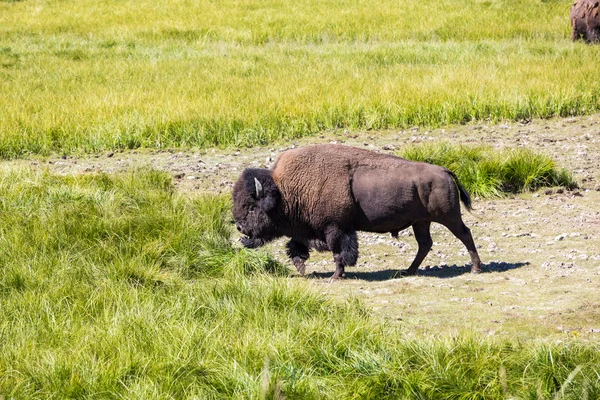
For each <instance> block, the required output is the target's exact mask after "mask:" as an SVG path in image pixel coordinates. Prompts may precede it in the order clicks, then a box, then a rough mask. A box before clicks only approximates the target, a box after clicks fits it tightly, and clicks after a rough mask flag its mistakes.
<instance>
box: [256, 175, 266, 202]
mask: <svg viewBox="0 0 600 400" xmlns="http://www.w3.org/2000/svg"><path fill="white" fill-rule="evenodd" d="M254 189H255V190H256V198H258V199H262V198H263V197H265V192H264V190H263V186H262V184H261V183H260V181H259V180H258V179H256V178H254Z"/></svg>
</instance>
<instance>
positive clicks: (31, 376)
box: [0, 167, 600, 399]
mask: <svg viewBox="0 0 600 400" xmlns="http://www.w3.org/2000/svg"><path fill="white" fill-rule="evenodd" d="M0 190H1V192H2V196H1V197H0V339H1V340H0V397H2V398H6V399H9V398H10V399H12V398H15V399H35V398H39V399H48V398H61V399H62V398H101V399H107V398H108V399H112V398H115V399H116V398H120V399H121V398H131V399H134V398H136V399H139V398H144V399H167V398H177V399H185V398H202V399H217V398H218V399H221V398H239V399H242V398H243V399H260V398H282V396H285V398H290V399H291V398H298V399H300V398H301V399H330V398H331V399H334V398H373V399H375V398H377V399H385V398H390V399H397V398H423V399H425V398H427V399H437V398H439V399H442V398H443V399H447V398H457V399H458V398H485V399H506V398H508V397H511V396H514V397H516V398H535V399H539V398H561V399H563V398H564V399H581V398H586V396H587V398H589V399H592V398H597V397H598V396H600V381H599V379H598V377H599V374H600V370H599V369H598V366H599V365H600V349H599V348H598V345H597V344H595V343H584V342H577V341H566V342H553V343H550V342H546V343H544V342H543V341H535V340H531V341H526V342H521V341H518V340H512V339H510V338H509V339H499V338H497V339H490V338H487V339H486V338H482V337H479V336H478V335H475V334H472V333H469V332H462V334H461V335H460V336H458V337H450V336H447V335H446V336H445V335H438V336H437V337H435V338H432V337H419V336H418V335H415V334H411V333H410V332H406V331H405V330H404V329H403V328H402V327H398V326H395V325H392V324H390V323H389V322H384V321H381V320H380V319H379V318H377V317H376V316H375V315H373V314H372V313H371V312H370V311H369V310H368V309H367V308H365V307H364V306H363V305H361V303H360V301H358V300H356V299H351V300H350V301H346V302H340V301H334V300H332V299H329V298H327V297H326V296H324V295H322V294H319V293H317V292H316V291H315V290H314V289H313V288H311V287H310V285H309V284H307V282H306V281H305V280H301V279H294V278H291V277H287V276H285V271H283V270H282V267H281V266H280V265H279V264H278V263H276V262H274V261H273V260H272V259H271V258H270V257H268V256H266V255H265V254H264V253H261V252H256V251H247V250H243V249H240V248H239V247H238V246H233V245H232V242H231V241H230V233H231V225H232V224H231V223H230V219H231V217H230V204H229V200H228V198H226V197H212V196H208V197H207V196H202V197H198V196H194V195H193V194H180V193H176V192H175V191H174V190H173V188H172V186H171V183H170V179H169V177H168V175H166V174H163V173H158V172H155V171H151V170H149V171H148V170H146V171H134V172H131V173H127V174H121V175H106V174H90V175H82V176H57V175H53V174H50V173H48V172H45V171H40V170H30V169H15V168H11V167H7V168H4V169H2V170H1V171H0ZM282 275H283V276H282Z"/></svg>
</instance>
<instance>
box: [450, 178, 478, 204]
mask: <svg viewBox="0 0 600 400" xmlns="http://www.w3.org/2000/svg"><path fill="white" fill-rule="evenodd" d="M447 171H448V174H449V175H450V176H451V177H452V180H453V181H454V183H455V184H456V188H457V189H458V193H459V196H460V201H462V203H463V204H464V205H465V207H466V208H467V210H468V211H471V210H472V209H473V207H472V206H471V196H469V192H467V190H466V189H465V188H464V187H463V185H461V184H460V182H459V180H458V177H457V176H456V174H455V173H454V172H452V171H450V170H447Z"/></svg>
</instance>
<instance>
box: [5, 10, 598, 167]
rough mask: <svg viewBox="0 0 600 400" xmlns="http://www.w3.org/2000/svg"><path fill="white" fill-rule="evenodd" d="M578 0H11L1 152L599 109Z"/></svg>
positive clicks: (247, 139) (269, 136) (593, 57)
mask: <svg viewBox="0 0 600 400" xmlns="http://www.w3.org/2000/svg"><path fill="white" fill-rule="evenodd" d="M569 5H570V3H569V2H566V1H560V2H558V1H545V2H543V1H542V2H540V1H533V0H531V1H516V2H515V1H468V2H464V1H458V0H445V1H435V2H434V1H410V2H396V1H383V2H377V3H372V2H367V1H358V2H357V1H336V2H328V1H325V2H317V1H294V2H292V1H265V2H256V1H252V2H250V1H242V2H237V1H236V2H234V1H221V2H208V1H207V2H191V1H185V2H161V3H160V4H158V3H154V2H144V1H141V2H139V1H119V2H117V1H114V0H111V1H105V2H96V1H89V0H85V1H78V2H74V1H67V2H65V1H39V0H28V1H14V2H12V1H11V2H6V1H3V2H0V93H1V95H0V156H2V157H18V156H21V155H24V154H29V153H41V154H47V153H51V152H63V153H71V152H76V151H86V152H98V151H102V150H105V149H115V148H136V147H141V146H143V147H153V148H164V147H192V148H193V147H203V146H214V145H235V146H243V145H254V144H259V143H267V142H270V141H274V140H278V139H285V138H291V137H299V136H303V135H309V134H312V133H314V132H317V131H321V130H326V129H336V128H351V129H371V128H372V129H379V128H389V127H405V126H412V125H430V126H437V125H442V124H449V123H464V122H467V121H471V120H474V119H486V118H491V119H493V120H498V119H505V118H508V119H520V118H529V117H533V116H540V117H550V116H555V115H562V116H564V115H572V114H581V113H588V112H592V111H594V110H598V109H599V105H600V103H599V99H598V93H600V90H599V89H600V83H599V81H598V79H597V68H596V65H597V60H598V59H599V58H600V50H599V48H598V47H597V46H586V45H583V44H573V43H571V42H570V40H569V39H568V36H569V26H568V11H569Z"/></svg>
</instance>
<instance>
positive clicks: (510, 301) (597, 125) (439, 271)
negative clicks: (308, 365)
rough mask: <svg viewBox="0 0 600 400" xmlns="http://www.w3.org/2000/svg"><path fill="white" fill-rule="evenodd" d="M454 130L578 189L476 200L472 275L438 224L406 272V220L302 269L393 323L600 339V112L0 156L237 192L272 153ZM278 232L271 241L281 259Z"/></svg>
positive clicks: (383, 144)
mask: <svg viewBox="0 0 600 400" xmlns="http://www.w3.org/2000/svg"><path fill="white" fill-rule="evenodd" d="M439 140H447V141H450V142H452V143H461V144H468V143H472V144H487V145H490V146H492V147H494V148H498V149H506V148H513V147H521V146H522V147H529V148H532V149H535V150H536V151H539V152H543V153H545V154H547V155H550V156H552V157H553V158H554V159H555V160H556V162H557V164H558V166H559V167H565V168H567V169H569V170H570V171H572V172H573V174H574V176H575V178H576V179H577V180H578V182H579V183H580V185H581V188H580V189H578V190H576V191H572V192H569V191H560V190H556V189H541V190H539V191H537V192H535V193H525V194H522V195H518V196H511V197H509V198H506V199H490V200H481V199H475V201H474V207H475V210H474V211H473V212H472V213H470V214H469V213H465V215H464V219H465V223H466V224H467V225H468V226H469V227H470V228H471V229H472V231H473V234H474V238H475V242H476V244H477V246H478V249H479V252H480V256H481V258H482V260H483V262H484V269H485V272H484V273H482V274H479V275H472V274H470V273H469V269H468V267H467V266H466V263H467V262H468V261H469V257H468V254H467V252H466V250H465V249H464V247H463V246H462V244H461V243H460V242H459V241H458V240H457V239H456V238H454V237H453V236H452V235H451V234H450V232H448V231H447V230H446V229H445V228H443V227H441V226H437V227H434V229H433V231H432V236H433V239H434V246H433V249H432V251H431V253H430V254H429V255H428V257H427V258H426V259H425V261H424V263H423V266H422V267H421V270H420V273H419V275H418V276H416V277H409V278H400V277H399V275H398V272H399V271H400V270H402V269H404V268H406V267H407V266H408V265H409V264H410V262H411V261H412V258H413V257H414V255H415V253H416V248H417V246H416V242H415V240H414V238H413V237H412V233H411V232H410V230H407V231H405V232H403V233H402V234H401V235H400V238H399V239H398V240H395V239H392V238H391V237H389V235H375V234H361V235H360V237H359V242H360V252H361V256H360V259H359V262H358V265H357V266H356V267H354V268H349V269H348V271H347V272H348V278H347V279H346V280H343V281H339V282H335V283H333V284H329V283H328V280H327V276H328V275H329V274H331V273H332V272H333V269H334V266H333V263H332V261H331V255H330V254H316V253H313V254H312V257H311V259H310V260H309V263H308V264H307V271H308V272H312V275H311V278H312V281H311V282H313V285H314V286H315V287H316V288H317V289H318V290H321V291H323V292H324V293H327V294H329V295H331V296H335V297H340V298H348V297H351V296H358V297H360V298H361V299H363V300H364V302H365V303H366V304H367V305H368V306H370V307H371V308H372V309H374V310H376V312H378V313H380V315H382V316H383V317H385V318H389V319H390V320H392V321H398V323H400V324H401V325H402V326H403V327H404V328H405V331H406V333H407V334H420V335H422V334H427V335H437V334H447V333H460V332H461V331H463V330H474V331H477V332H482V333H486V334H489V335H508V336H517V337H520V338H540V337H543V338H546V337H549V338H551V339H553V340H555V339H556V340H560V339H563V338H566V337H569V338H572V337H573V336H576V337H578V338H579V339H581V340H584V341H595V342H598V341H600V239H599V238H598V232H600V166H599V161H598V160H600V115H594V116H586V117H578V118H568V119H555V120H536V121H524V122H522V123H505V124H497V125H487V124H477V125H467V126H457V127H450V128H445V129H436V130H431V131H427V130H424V129H418V128H412V129H408V130H402V131H385V132H375V131H367V132H348V131H341V130H340V131H335V132H328V133H324V134H322V135H320V136H318V137H313V138H304V139H299V140H296V141H294V142H292V143H280V144H278V145H272V146H268V147H262V148H260V147H258V148H252V149H233V150H220V149H214V150H208V151H207V150H202V151H197V152H191V151H184V152H180V151H133V152H122V153H114V154H113V153H110V154H102V155H95V156H79V157H67V158H66V159H63V158H57V157H53V158H49V159H41V158H39V159H29V160H19V161H11V162H4V163H5V164H25V165H33V166H35V167H46V168H48V169H50V170H51V171H52V172H56V173H61V174H80V173H91V172H98V171H104V172H109V173H110V172H116V171H126V170H129V169H132V168H143V167H153V168H156V169H159V170H165V171H168V172H170V173H171V174H172V176H173V179H174V182H175V184H176V187H177V188H178V189H179V190H182V191H202V192H210V193H220V192H230V190H231V187H232V185H233V182H234V181H235V180H236V179H237V177H238V175H239V174H240V173H241V171H242V170H243V169H244V168H246V167H265V166H269V165H270V164H271V163H272V162H273V161H274V159H275V158H276V156H277V154H279V153H280V152H281V151H282V150H284V149H285V148H288V147H291V146H301V145H304V144H309V143H317V142H331V141H336V142H339V143H346V144H349V145H356V146H361V147H367V148H373V149H376V150H379V151H383V152H394V151H397V150H399V149H401V148H402V147H403V146H406V145H408V144H413V143H420V142H428V141H439ZM283 243H284V242H283V241H277V242H275V243H273V244H271V245H269V246H268V247H267V251H270V252H272V253H273V254H275V256H276V257H277V258H278V259H279V260H281V261H282V262H285V263H288V261H287V260H286V257H285V252H284V246H283Z"/></svg>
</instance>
